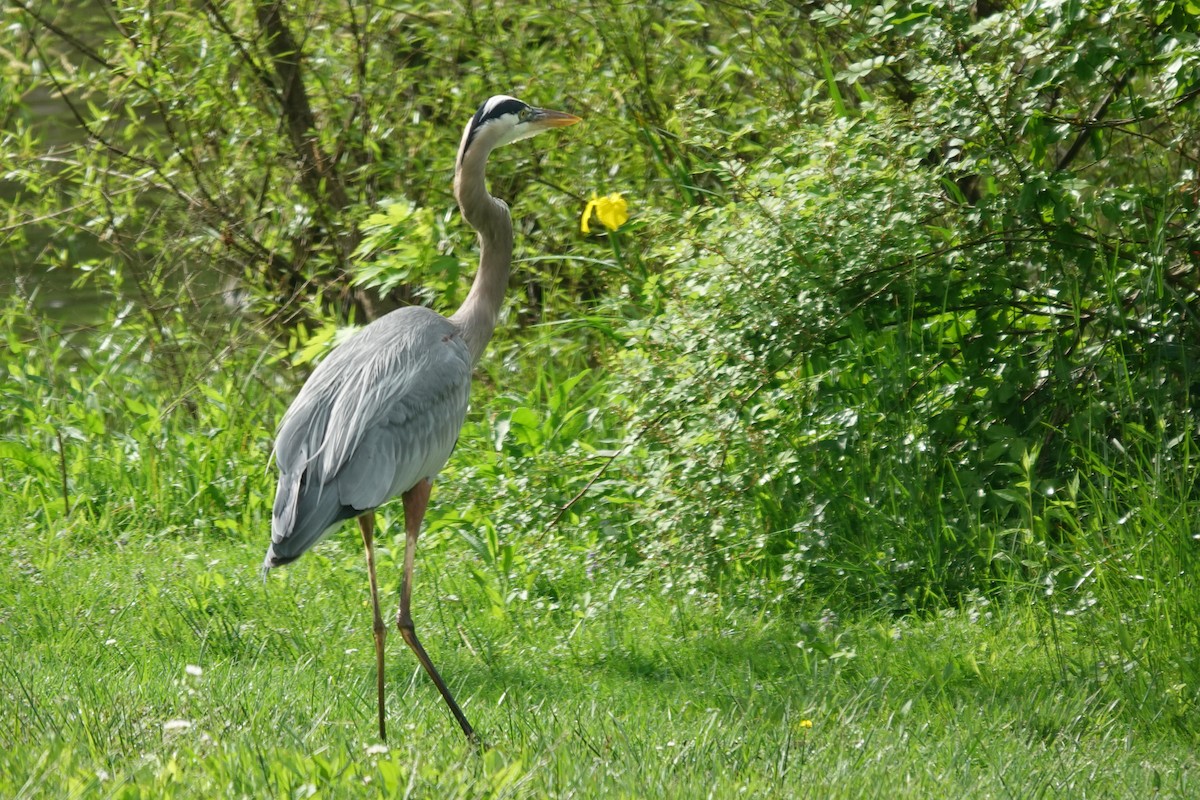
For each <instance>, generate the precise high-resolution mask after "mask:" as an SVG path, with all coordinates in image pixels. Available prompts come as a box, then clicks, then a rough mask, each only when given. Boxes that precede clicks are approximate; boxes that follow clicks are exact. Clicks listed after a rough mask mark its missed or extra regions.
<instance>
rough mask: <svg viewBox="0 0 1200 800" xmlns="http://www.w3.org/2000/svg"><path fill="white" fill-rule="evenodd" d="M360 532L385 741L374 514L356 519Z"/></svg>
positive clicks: (383, 634) (384, 633)
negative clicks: (364, 552)
mask: <svg viewBox="0 0 1200 800" xmlns="http://www.w3.org/2000/svg"><path fill="white" fill-rule="evenodd" d="M358 527H359V528H360V529H361V530H362V538H363V544H364V545H365V546H366V548H367V577H368V578H369V579H370V581H371V610H372V611H373V612H374V615H375V619H374V620H373V622H372V627H371V632H372V633H373V634H374V635H375V687H376V689H377V690H378V692H379V738H380V739H382V740H383V741H385V742H386V741H387V713H386V712H385V710H384V703H383V643H384V640H385V639H386V638H387V626H385V625H384V624H383V614H381V613H380V612H379V583H378V582H377V581H376V579H375V512H374V511H368V512H367V513H365V514H363V515H361V516H360V517H359V518H358Z"/></svg>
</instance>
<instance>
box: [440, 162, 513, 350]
mask: <svg viewBox="0 0 1200 800" xmlns="http://www.w3.org/2000/svg"><path fill="white" fill-rule="evenodd" d="M487 150H488V148H484V147H479V148H475V149H474V150H468V151H467V152H466V153H465V154H464V156H463V158H462V160H461V161H460V163H459V165H458V169H457V170H456V171H455V174H454V196H455V197H456V198H457V199H458V207H459V209H460V210H461V211H462V215H463V218H464V219H465V220H466V221H467V223H468V224H469V225H470V226H471V227H473V228H474V229H475V231H476V232H477V233H478V234H479V271H478V272H476V273H475V282H474V283H472V284H471V291H470V293H468V294H467V299H466V300H465V301H463V304H462V306H461V307H460V308H459V309H458V311H456V312H454V314H453V316H451V317H450V321H451V322H452V323H454V324H455V325H456V326H458V328H459V330H461V331H462V335H463V339H464V340H465V341H466V343H467V347H468V348H469V349H470V351H471V357H472V360H473V361H474V362H478V361H479V358H480V356H482V355H483V351H484V348H486V347H487V343H488V340H489V339H491V338H492V332H493V331H495V330H496V320H497V318H498V317H499V316H500V307H501V305H503V303H504V292H505V289H507V288H508V270H509V265H510V264H511V263H512V251H513V231H512V219H511V218H510V217H509V215H508V206H506V205H505V204H504V203H503V202H502V201H500V200H497V199H496V198H494V197H492V196H491V195H490V194H488V191H487V185H486V183H485V180H484V174H483V173H484V167H485V165H486V163H487V156H488V153H487Z"/></svg>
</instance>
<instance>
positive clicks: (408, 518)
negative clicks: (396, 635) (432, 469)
mask: <svg viewBox="0 0 1200 800" xmlns="http://www.w3.org/2000/svg"><path fill="white" fill-rule="evenodd" d="M431 488H432V486H431V484H430V482H429V480H428V479H425V480H423V481H421V482H420V483H418V484H417V485H416V486H414V487H413V488H411V489H409V490H408V491H407V492H405V493H404V534H405V537H404V575H403V577H402V578H401V579H400V613H399V614H398V615H397V617H396V627H398V628H399V629H400V635H401V636H403V637H404V641H405V642H406V643H407V644H408V646H409V647H410V648H412V651H413V652H414V653H416V654H417V660H418V661H420V662H421V666H422V667H424V668H425V671H426V672H427V673H429V677H430V678H433V683H434V685H435V686H437V688H438V691H439V692H441V693H442V699H443V700H445V701H446V705H448V706H450V712H451V713H452V714H454V718H455V719H456V720H458V724H459V726H460V727H462V730H463V733H465V734H466V735H467V738H468V739H470V740H471V741H472V742H475V741H478V740H477V739H476V737H475V731H474V729H473V728H472V727H471V723H469V722H467V717H466V715H464V714H463V712H462V709H461V708H459V707H458V703H456V702H455V701H454V695H452V694H450V690H449V689H448V688H447V687H446V682H445V681H443V680H442V676H441V675H439V674H438V671H437V668H436V667H434V666H433V662H432V661H430V660H429V655H428V654H427V653H426V652H425V648H424V647H422V646H421V642H420V640H418V639H417V632H416V630H415V629H414V627H413V619H412V611H411V607H410V601H411V600H412V574H413V556H414V555H415V552H416V549H417V537H418V536H419V535H420V533H421V520H422V519H424V518H425V508H426V507H427V506H428V505H429V492H430V489H431Z"/></svg>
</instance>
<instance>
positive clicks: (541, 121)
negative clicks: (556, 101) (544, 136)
mask: <svg viewBox="0 0 1200 800" xmlns="http://www.w3.org/2000/svg"><path fill="white" fill-rule="evenodd" d="M534 114H535V116H534V118H533V122H534V123H535V124H536V125H537V126H538V127H539V128H565V127H567V126H568V125H574V124H575V123H576V122H579V121H580V119H579V117H577V116H575V115H574V114H568V113H567V112H565V111H551V110H550V109H548V108H539V109H536V110H535V112H534Z"/></svg>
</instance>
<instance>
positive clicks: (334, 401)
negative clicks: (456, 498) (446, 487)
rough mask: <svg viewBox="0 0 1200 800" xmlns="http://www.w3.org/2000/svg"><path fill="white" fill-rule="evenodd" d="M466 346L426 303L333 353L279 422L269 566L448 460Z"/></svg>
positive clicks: (465, 373) (465, 378) (463, 410)
mask: <svg viewBox="0 0 1200 800" xmlns="http://www.w3.org/2000/svg"><path fill="white" fill-rule="evenodd" d="M471 366H472V364H471V354H470V351H468V350H467V347H466V344H465V343H464V341H463V338H462V335H461V334H460V333H459V332H458V331H457V330H455V328H454V326H453V324H452V323H451V322H450V321H449V320H448V319H446V318H445V317H443V316H441V315H440V314H438V313H436V312H434V311H431V310H429V309H427V308H421V307H416V306H414V307H410V308H401V309H398V310H396V311H393V312H391V313H390V314H387V315H386V316H383V317H380V318H379V319H377V320H376V321H374V322H372V323H371V324H370V325H368V326H366V327H365V328H363V329H362V330H361V331H359V332H358V334H357V335H355V336H353V337H351V338H350V339H349V340H348V341H346V342H345V343H344V344H342V345H341V346H340V347H338V348H337V349H336V350H334V351H333V352H332V353H330V355H329V357H328V358H326V359H325V360H324V361H322V362H321V364H320V366H318V367H317V369H316V370H315V371H314V372H313V374H312V376H311V377H310V378H309V379H308V381H307V382H306V383H305V384H304V388H302V389H301V390H300V394H299V395H298V396H297V397H296V399H295V401H293V403H292V405H291V407H290V408H288V410H287V413H286V414H285V415H284V417H283V421H282V422H281V423H280V426H279V436H278V440H277V443H276V445H275V460H276V462H277V464H278V466H279V489H278V491H277V493H276V495H275V508H274V513H273V517H272V520H271V534H272V535H271V540H272V541H271V547H270V549H269V550H268V551H267V561H268V562H269V563H268V564H267V566H268V567H273V566H279V565H281V564H286V563H288V562H289V561H293V560H295V559H296V558H298V557H299V556H300V554H301V553H303V552H304V551H305V550H307V549H308V548H310V547H312V546H313V545H314V544H316V543H317V542H318V541H319V540H320V539H321V537H322V536H323V535H324V534H325V533H327V532H328V531H329V529H330V528H331V526H333V525H335V524H336V523H338V522H341V521H342V520H346V519H351V518H353V517H357V516H359V515H360V514H363V513H365V512H367V511H369V510H371V509H373V508H376V507H378V506H380V505H383V504H384V503H385V502H387V501H388V500H389V499H391V498H393V497H396V496H398V495H401V494H403V493H404V492H406V491H408V490H409V489H411V488H412V487H413V486H416V485H417V483H418V482H420V481H421V480H423V479H426V478H428V479H430V480H432V479H433V477H434V476H436V475H437V474H438V472H439V471H441V469H442V467H443V466H445V464H446V460H447V459H448V458H449V457H450V452H451V451H452V450H453V449H454V443H455V441H456V440H457V439H458V431H459V429H460V428H461V427H462V424H463V420H464V418H465V417H466V414H467V398H468V396H469V395H470V392H471Z"/></svg>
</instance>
